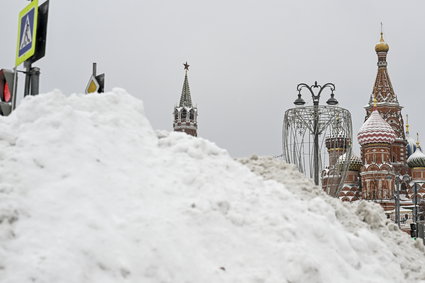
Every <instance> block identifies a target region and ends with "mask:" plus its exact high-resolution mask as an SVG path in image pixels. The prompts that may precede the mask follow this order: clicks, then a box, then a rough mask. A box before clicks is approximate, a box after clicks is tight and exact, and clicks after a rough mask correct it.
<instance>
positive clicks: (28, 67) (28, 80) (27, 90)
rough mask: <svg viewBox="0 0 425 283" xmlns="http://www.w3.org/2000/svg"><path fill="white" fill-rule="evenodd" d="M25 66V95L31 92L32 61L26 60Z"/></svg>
mask: <svg viewBox="0 0 425 283" xmlns="http://www.w3.org/2000/svg"><path fill="white" fill-rule="evenodd" d="M24 66H25V68H26V72H25V89H24V97H25V96H27V95H28V94H30V88H31V63H28V62H27V61H25V62H24Z"/></svg>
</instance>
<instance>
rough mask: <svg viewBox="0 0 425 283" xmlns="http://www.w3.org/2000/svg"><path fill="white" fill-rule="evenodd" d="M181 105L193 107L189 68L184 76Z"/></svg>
mask: <svg viewBox="0 0 425 283" xmlns="http://www.w3.org/2000/svg"><path fill="white" fill-rule="evenodd" d="M179 106H180V107H192V98H191V96H190V88H189V80H188V79H187V70H186V74H185V76H184V82H183V89H182V95H181V97H180V103H179Z"/></svg>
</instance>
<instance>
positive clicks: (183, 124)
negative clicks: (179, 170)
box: [173, 62, 198, 137]
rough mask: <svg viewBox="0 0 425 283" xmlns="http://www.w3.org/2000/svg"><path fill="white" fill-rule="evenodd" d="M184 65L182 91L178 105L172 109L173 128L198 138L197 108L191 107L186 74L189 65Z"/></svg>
mask: <svg viewBox="0 0 425 283" xmlns="http://www.w3.org/2000/svg"><path fill="white" fill-rule="evenodd" d="M183 65H184V70H185V76H184V82H183V90H182V94H181V97H180V103H179V105H178V106H175V107H174V122H173V128H174V131H176V132H185V133H186V134H188V135H191V136H194V137H197V136H198V108H196V107H194V106H193V105H192V98H191V97H190V88H189V81H188V79H187V72H188V71H189V65H188V64H187V62H186V63H185V64H183Z"/></svg>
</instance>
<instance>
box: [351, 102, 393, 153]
mask: <svg viewBox="0 0 425 283" xmlns="http://www.w3.org/2000/svg"><path fill="white" fill-rule="evenodd" d="M395 137H396V135H395V132H394V130H393V128H391V126H390V125H389V124H388V123H387V122H386V121H385V120H384V119H382V117H381V115H380V114H379V112H378V110H373V111H372V113H371V114H370V116H369V118H368V119H367V120H366V122H364V124H363V126H362V127H361V128H360V130H359V133H358V134H357V140H358V141H359V144H360V145H364V144H369V143H389V144H391V143H393V142H394V141H395Z"/></svg>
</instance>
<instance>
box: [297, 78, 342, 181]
mask: <svg viewBox="0 0 425 283" xmlns="http://www.w3.org/2000/svg"><path fill="white" fill-rule="evenodd" d="M304 88H306V89H307V90H308V91H309V92H310V94H311V97H312V99H313V105H314V112H313V113H314V114H313V135H314V150H313V166H314V184H315V185H319V134H320V133H319V115H318V110H319V100H320V94H321V93H322V91H323V90H324V89H325V88H329V89H330V90H331V97H330V98H329V99H328V100H327V101H326V103H327V104H328V105H337V104H338V100H336V99H335V97H334V90H335V85H334V84H333V83H326V84H324V85H323V86H321V85H318V84H317V81H315V82H314V85H312V86H309V85H307V84H305V83H300V84H298V85H297V91H298V98H297V99H296V100H295V101H294V104H295V105H297V106H303V105H304V104H305V101H304V99H302V97H301V90H302V89H304ZM313 89H317V94H315V92H314V91H313Z"/></svg>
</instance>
